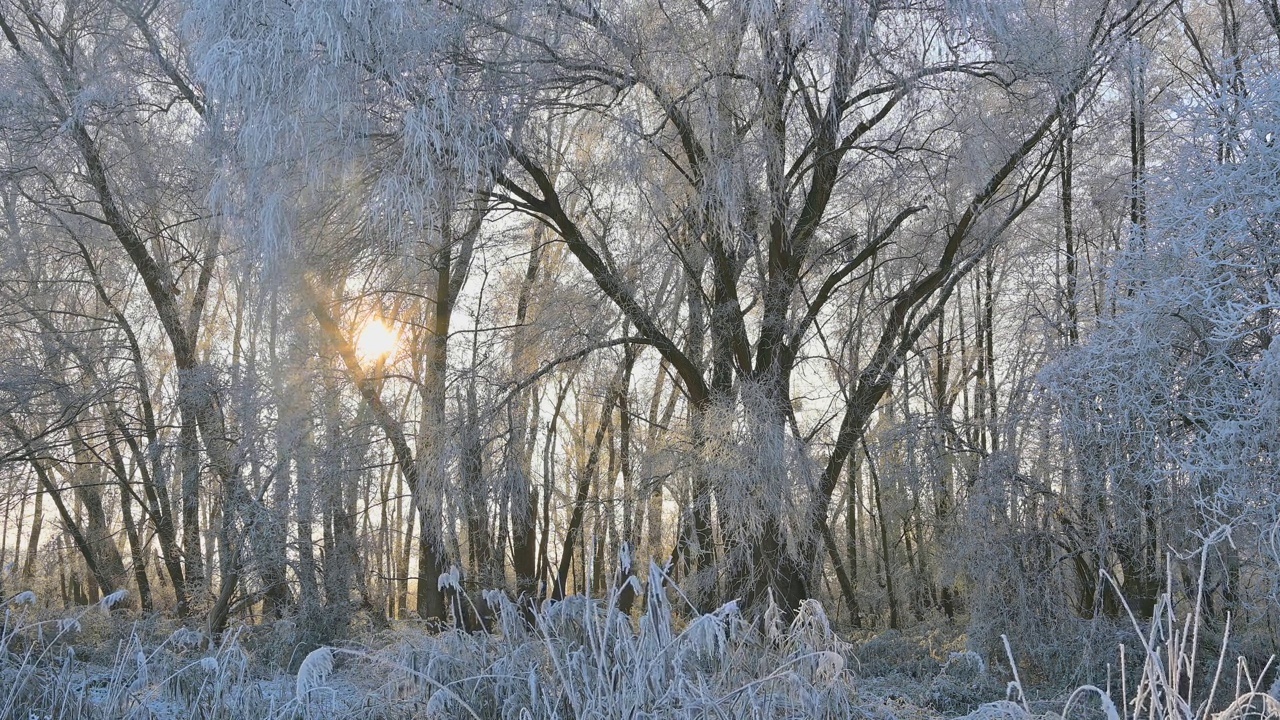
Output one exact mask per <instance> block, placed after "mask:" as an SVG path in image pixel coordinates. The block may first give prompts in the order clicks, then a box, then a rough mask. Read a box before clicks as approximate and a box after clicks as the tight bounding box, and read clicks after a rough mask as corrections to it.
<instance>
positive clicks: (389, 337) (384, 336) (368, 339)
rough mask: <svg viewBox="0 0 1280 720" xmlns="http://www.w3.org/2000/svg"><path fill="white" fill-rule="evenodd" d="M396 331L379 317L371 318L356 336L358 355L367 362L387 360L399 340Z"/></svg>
mask: <svg viewBox="0 0 1280 720" xmlns="http://www.w3.org/2000/svg"><path fill="white" fill-rule="evenodd" d="M399 339H400V338H399V337H397V336H396V333H395V331H393V330H392V329H391V328H389V327H387V325H386V323H384V322H382V320H381V319H379V318H376V317H375V318H370V319H369V320H368V321H367V322H366V323H365V324H364V327H362V328H360V334H359V335H358V336H356V355H359V356H360V359H361V360H362V361H364V362H366V363H376V362H379V361H382V360H385V359H386V358H387V356H388V355H390V354H391V353H392V351H394V350H395V349H396V344H397V342H398V341H399Z"/></svg>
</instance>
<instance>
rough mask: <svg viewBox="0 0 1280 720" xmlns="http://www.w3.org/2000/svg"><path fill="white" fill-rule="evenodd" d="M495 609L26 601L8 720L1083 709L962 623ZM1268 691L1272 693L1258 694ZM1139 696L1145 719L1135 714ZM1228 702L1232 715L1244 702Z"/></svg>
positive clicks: (9, 673) (0, 664)
mask: <svg viewBox="0 0 1280 720" xmlns="http://www.w3.org/2000/svg"><path fill="white" fill-rule="evenodd" d="M490 597H491V599H492V602H493V606H494V607H495V608H496V610H497V612H496V614H495V625H496V626H495V627H494V632H489V633H483V632H465V631H462V630H456V629H449V630H445V631H444V632H439V633H428V632H426V631H425V630H424V629H423V628H422V627H421V625H419V624H416V623H396V624H394V625H393V626H392V627H391V628H388V629H382V630H375V629H373V628H372V627H367V628H366V629H365V630H363V631H361V630H354V631H352V632H351V633H350V634H349V635H348V638H347V639H345V640H342V641H334V642H332V643H331V644H329V645H321V646H317V645H314V644H311V645H302V644H300V643H299V642H298V638H299V637H301V635H302V634H301V633H300V632H299V629H298V627H297V625H296V624H295V623H293V622H291V621H287V620H285V621H277V622H274V623H270V624H257V625H242V626H239V627H236V628H233V629H231V630H229V631H228V632H226V633H224V634H223V636H222V637H221V638H219V639H218V640H217V641H216V642H213V641H211V640H210V639H209V638H208V637H206V636H205V635H204V634H203V633H201V632H200V631H197V630H192V629H189V628H186V627H182V626H180V625H178V624H176V623H174V622H173V621H171V620H165V619H162V618H159V617H156V616H140V615H137V614H131V613H130V612H129V611H123V612H122V611H119V610H117V611H114V612H112V611H108V610H107V609H104V608H101V607H96V606H89V607H86V608H81V609H79V610H77V611H74V612H62V611H54V610H42V609H39V608H37V607H35V606H34V604H30V603H15V602H13V601H10V602H8V603H5V607H4V612H5V615H4V625H3V630H2V634H0V640H2V641H3V649H2V650H0V719H2V720H9V719H10V718H14V719H19V718H20V719H21V720H34V719H35V718H40V719H41V720H44V719H47V720H72V719H75V720H78V719H81V718H164V719H166V720H167V719H170V718H172V719H175V720H176V719H178V718H210V719H212V718H227V719H235V720H248V719H250V718H325V720H336V719H337V718H369V719H371V720H372V719H375V718H377V719H383V718H386V719H390V718H420V717H430V718H441V717H447V718H473V719H475V720H481V719H483V720H488V719H490V718H511V719H513V720H526V719H530V720H538V719H541V718H547V719H551V718H862V719H864V720H937V719H938V718H959V717H968V718H970V719H971V720H1029V718H1044V719H1045V720H1060V718H1061V717H1062V714H1063V712H1064V705H1066V703H1067V699H1068V694H1069V693H1068V690H1069V688H1063V687H1055V686H1054V685H1053V684H1052V683H1049V682H1046V681H1043V680H1042V679H1041V680H1037V679H1034V678H1026V679H1027V682H1028V684H1027V687H1026V689H1025V695H1026V696H1027V698H1030V699H1027V698H1024V696H1023V694H1022V686H1021V684H1020V683H1019V682H1018V680H1019V679H1022V678H1021V676H1017V675H1015V674H1014V672H1013V669H1012V668H1011V667H1010V665H1009V663H1008V662H1007V661H1006V660H1005V658H1003V657H984V656H983V655H982V654H980V653H978V652H974V651H972V650H970V649H967V648H966V646H967V645H969V644H970V641H969V639H968V638H967V636H966V635H965V634H964V631H963V629H964V627H965V624H964V623H963V622H960V621H959V620H957V621H955V622H953V623H943V622H941V621H939V622H938V623H936V624H934V625H926V626H924V627H922V628H921V629H918V630H913V631H910V632H907V633H900V632H897V631H884V632H878V633H871V632H867V631H860V632H859V633H858V634H856V635H851V634H849V633H846V632H841V631H838V630H837V629H835V628H833V627H832V623H831V621H830V620H829V619H828V618H827V616H826V615H825V613H824V612H823V610H822V608H821V606H820V605H819V604H818V603H816V602H807V603H806V604H805V605H804V606H802V607H801V608H800V611H799V613H798V614H797V615H796V617H795V618H794V620H793V621H792V622H790V623H783V622H782V620H781V617H780V615H779V614H778V613H770V612H767V613H766V614H765V617H764V618H763V619H762V620H760V621H757V622H754V623H753V622H748V621H747V620H746V619H744V618H743V617H742V615H741V614H740V613H738V611H737V609H736V608H735V607H733V606H732V605H730V606H726V607H725V608H721V609H720V610H718V611H716V612H715V613H712V614H708V615H703V616H699V617H694V618H683V617H680V616H678V615H677V614H675V613H672V612H671V609H670V607H669V606H668V605H667V604H666V603H665V601H664V600H663V599H661V598H659V599H657V600H652V599H651V602H649V603H647V605H646V609H645V610H644V611H643V612H640V613H634V614H631V615H624V614H622V613H621V612H619V611H618V610H617V609H616V608H615V607H613V606H612V605H611V604H610V603H606V602H604V601H589V600H585V599H582V598H569V599H568V600H566V601H564V602H560V603H556V604H553V605H549V606H546V607H544V608H543V609H541V610H540V611H538V612H537V613H536V614H535V615H534V617H533V622H532V623H529V622H526V619H527V618H526V616H522V614H521V611H520V609H518V608H516V607H515V606H513V605H512V604H511V603H509V602H507V601H506V600H505V598H503V597H499V596H497V595H491V596H490ZM357 625H358V624H357ZM1156 655H1157V656H1158V655H1159V653H1156ZM1166 675H1167V673H1166ZM1117 680H1118V678H1117ZM1261 681H1262V675H1261V674H1260V675H1259V676H1258V678H1257V680H1256V681H1254V682H1253V685H1254V687H1253V688H1252V689H1254V690H1257V689H1258V687H1257V686H1258V683H1260V682H1261ZM1129 682H1130V684H1131V686H1130V687H1127V688H1123V689H1122V688H1119V687H1112V688H1111V694H1112V695H1114V696H1115V698H1114V701H1115V704H1116V705H1118V706H1119V707H1120V708H1124V709H1125V710H1122V711H1119V712H1117V710H1116V709H1115V707H1111V708H1109V709H1108V707H1107V704H1108V703H1107V701H1106V700H1101V699H1100V696H1101V695H1102V694H1103V693H1101V692H1098V693H1091V692H1085V693H1083V695H1085V696H1088V697H1085V698H1084V699H1083V700H1082V701H1080V702H1076V703H1074V704H1073V705H1072V708H1071V709H1070V710H1069V716H1070V717H1071V718H1072V720H1077V719H1079V718H1085V719H1087V720H1091V719H1092V718H1109V720H1120V718H1121V717H1125V718H1133V719H1134V720H1136V719H1137V718H1139V717H1142V718H1145V717H1148V714H1149V713H1150V711H1151V707H1152V705H1153V698H1154V705H1155V706H1157V707H1158V706H1159V705H1160V702H1161V701H1162V700H1163V698H1164V697H1165V696H1164V695H1161V694H1160V691H1159V687H1157V685H1158V682H1155V683H1154V684H1153V681H1152V680H1148V679H1146V675H1144V676H1143V677H1141V678H1136V679H1133V680H1130V681H1129ZM1116 685H1117V686H1118V685H1119V683H1118V682H1117V683H1116ZM1249 689H1250V688H1247V687H1246V688H1245V690H1246V691H1247V690H1249ZM1121 690H1123V691H1124V692H1125V693H1126V696H1127V697H1131V698H1137V699H1139V703H1138V704H1137V705H1134V704H1133V703H1129V704H1126V703H1125V702H1123V701H1122V699H1121V697H1120V691H1121ZM1236 690H1237V693H1236V695H1241V694H1242V693H1241V691H1240V687H1239V685H1237V688H1236ZM1273 691H1274V689H1273ZM1144 694H1145V695H1146V696H1147V701H1146V703H1147V705H1146V706H1145V709H1144V706H1143V705H1142V702H1141V698H1142V696H1143V695H1144ZM1077 695H1078V696H1080V695H1081V694H1079V693H1078V694H1077ZM1165 695H1171V694H1170V693H1166V694H1165ZM1223 697H1225V698H1226V700H1225V701H1224V700H1223V699H1222V697H1220V698H1219V702H1218V703H1217V705H1218V706H1219V709H1220V706H1222V705H1224V704H1225V702H1229V701H1230V700H1231V698H1232V697H1234V696H1232V695H1231V694H1230V693H1224V696H1223ZM1169 702H1175V701H1173V700H1170V701H1169ZM1210 702H1212V701H1210ZM1259 703H1261V704H1259ZM1259 703H1254V704H1253V705H1251V706H1250V707H1253V709H1254V710H1257V711H1258V716H1266V715H1267V712H1266V711H1267V710H1268V708H1270V709H1271V711H1272V716H1277V717H1280V703H1276V702H1275V701H1274V699H1272V700H1271V705H1268V704H1266V702H1265V701H1259ZM1255 706H1256V707H1255ZM1272 706H1274V707H1272ZM1205 707H1206V708H1207V707H1209V705H1207V704H1206V705H1205ZM1165 709H1167V710H1171V711H1174V712H1177V714H1176V715H1175V714H1172V713H1169V714H1166V713H1164V712H1163V710H1162V712H1157V713H1154V714H1150V717H1156V718H1159V717H1165V718H1171V717H1178V718H1182V719H1184V720H1195V719H1196V718H1201V717H1203V718H1208V714H1207V712H1208V711H1207V710H1205V711H1204V712H1198V711H1192V710H1191V709H1190V708H1189V707H1188V708H1187V711H1186V712H1178V708H1176V707H1172V706H1170V707H1168V708H1165ZM1126 711H1127V712H1126ZM1139 713H1140V714H1139Z"/></svg>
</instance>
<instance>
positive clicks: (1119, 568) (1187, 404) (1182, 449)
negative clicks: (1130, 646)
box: [1045, 77, 1280, 618]
mask: <svg viewBox="0 0 1280 720" xmlns="http://www.w3.org/2000/svg"><path fill="white" fill-rule="evenodd" d="M1278 91H1280V86H1278V85H1277V84H1276V83H1275V81H1274V79H1272V78H1268V77H1255V80H1254V81H1253V82H1251V83H1250V91H1249V93H1248V94H1247V96H1245V97H1232V96H1228V97H1227V98H1224V103H1223V104H1220V105H1217V106H1209V107H1199V108H1191V109H1189V112H1188V113H1187V116H1186V118H1185V119H1184V123H1185V124H1184V127H1185V128H1187V131H1188V137H1187V139H1186V140H1184V141H1183V142H1181V143H1180V144H1179V148H1178V154H1177V156H1176V158H1177V160H1176V162H1172V163H1170V164H1169V166H1168V167H1169V170H1168V171H1167V172H1166V173H1162V174H1161V175H1160V176H1157V177H1152V178H1150V180H1149V184H1148V187H1147V191H1148V193H1149V196H1150V207H1149V211H1148V216H1147V217H1148V222H1147V225H1146V226H1145V227H1142V228H1134V232H1133V233H1132V235H1131V236H1130V239H1129V241H1128V243H1127V244H1126V247H1125V251H1124V253H1123V254H1122V255H1121V256H1120V257H1119V258H1118V259H1117V261H1116V263H1115V265H1114V267H1113V268H1112V271H1111V283H1110V287H1109V293H1110V295H1111V298H1112V300H1113V302H1114V303H1115V307H1116V312H1115V314H1114V316H1113V317H1110V318H1108V319H1106V320H1105V321H1103V323H1102V324H1101V326H1100V327H1099V328H1098V330H1097V331H1096V332H1094V333H1093V334H1092V335H1091V336H1090V338H1089V339H1088V341H1087V342H1086V343H1085V344H1084V345H1082V346H1081V347H1080V348H1079V349H1077V350H1075V351H1073V352H1071V353H1068V354H1067V355H1066V356H1065V357H1063V358H1062V359H1061V360H1059V361H1058V362H1057V363H1055V365H1054V366H1053V367H1052V368H1051V369H1050V370H1049V371H1047V374H1046V376H1045V377H1046V380H1047V382H1048V383H1049V387H1050V389H1051V390H1052V392H1053V396H1054V398H1055V400H1056V402H1057V403H1058V404H1059V405H1060V406H1061V408H1062V412H1063V416H1062V422H1063V431H1064V433H1065V435H1066V437H1067V438H1068V440H1069V447H1070V448H1071V450H1072V451H1073V456H1074V458H1075V459H1076V465H1077V470H1076V473H1075V474H1076V478H1077V479H1076V482H1077V483H1079V487H1077V488H1072V489H1071V490H1072V493H1073V494H1074V495H1075V497H1077V498H1078V500H1079V502H1081V503H1084V504H1089V505H1092V506H1093V509H1092V510H1091V511H1089V512H1087V513H1085V512H1083V511H1080V513H1079V514H1078V513H1077V512H1076V511H1069V514H1070V517H1073V518H1079V519H1082V520H1083V519H1088V521H1089V522H1090V523H1091V524H1090V525H1089V526H1087V527H1076V526H1074V525H1069V526H1068V528H1069V529H1070V530H1071V532H1073V533H1079V534H1080V535H1081V537H1078V538H1076V539H1077V541H1080V542H1084V543H1085V546H1086V547H1087V548H1088V549H1084V550H1082V557H1081V558H1080V559H1079V560H1078V561H1077V562H1078V563H1081V564H1084V565H1086V566H1087V567H1086V568H1085V569H1083V570H1082V571H1081V572H1082V574H1084V575H1086V576H1087V575H1093V574H1096V573H1097V572H1098V570H1107V571H1110V572H1111V573H1112V574H1113V575H1116V576H1119V577H1121V578H1122V588H1123V589H1124V591H1125V592H1126V594H1129V595H1131V599H1130V601H1131V602H1135V603H1136V605H1137V606H1138V607H1139V608H1140V609H1141V610H1142V611H1143V612H1146V613H1149V612H1150V611H1151V608H1152V606H1153V604H1154V602H1155V598H1156V593H1157V592H1158V591H1159V589H1160V586H1161V583H1162V582H1163V577H1164V560H1165V553H1166V548H1168V547H1171V548H1173V549H1175V550H1178V549H1182V550H1187V549H1195V548H1196V546H1197V544H1198V542H1199V539H1201V538H1205V537H1208V536H1209V535H1211V534H1212V533H1213V532H1214V530H1216V528H1217V527H1218V526H1220V525H1227V526H1231V527H1234V528H1236V530H1235V533H1234V540H1235V543H1234V545H1233V546H1226V545H1222V546H1219V547H1218V548H1217V549H1218V550H1219V551H1220V552H1219V554H1218V564H1217V565H1216V566H1215V567H1214V568H1212V571H1213V578H1216V579H1214V580H1213V581H1212V586H1211V589H1213V590H1215V591H1216V592H1215V593H1214V594H1212V595H1211V597H1210V605H1209V607H1210V608H1211V609H1212V608H1215V606H1214V604H1213V603H1214V598H1215V597H1216V598H1219V599H1220V601H1221V602H1222V603H1224V604H1225V605H1226V607H1225V609H1227V610H1232V611H1233V612H1234V613H1235V614H1236V617H1237V618H1239V617H1240V616H1241V614H1246V616H1247V613H1249V612H1257V611H1258V609H1259V608H1256V607H1255V608H1245V607H1240V606H1239V604H1238V603H1239V602H1240V600H1241V599H1242V598H1244V597H1251V598H1255V599H1256V598H1261V597H1271V598H1273V599H1274V597H1275V592H1276V588H1275V587H1274V578H1275V574H1274V567H1275V565H1274V563H1275V562H1276V561H1277V560H1278V559H1280V558H1277V557H1276V553H1275V548H1274V547H1273V535H1272V533H1273V532H1274V530H1273V528H1274V526H1275V523H1276V522H1277V515H1276V513H1277V507H1280V505H1277V503H1278V502H1280V496H1278V495H1277V488H1276V485H1275V478H1276V473H1277V465H1276V460H1277V455H1276V453H1277V450H1280V424H1278V423H1280V420H1278V418H1280V415H1278V414H1277V406H1276V403H1277V398H1278V397H1280V396H1278V395H1277V385H1276V383H1277V381H1278V379H1280V364H1278V363H1280V356H1278V355H1277V347H1276V346H1275V345H1274V344H1273V338H1274V336H1275V334H1276V332H1277V331H1278V330H1280V325H1277V315H1276V303H1277V302H1278V301H1280V285H1277V282H1278V281H1280V275H1278V273H1280V205H1278V204H1277V200H1276V198H1277V188H1280V152H1277V149H1276V146H1275V133H1276V131H1277V129H1278V128H1280V124H1278V123H1280V94H1278ZM1228 132H1229V133H1230V134H1229V135H1228V134H1225V133H1228ZM1093 538H1096V539H1097V543H1096V544H1095V545H1093V546H1092V547H1090V545H1091V541H1092V539H1093ZM1268 568H1270V569H1269V570H1268ZM1086 579H1087V578H1086ZM1089 602H1093V600H1092V599H1090V600H1089ZM1220 609H1221V608H1220V607H1219V608H1217V609H1214V612H1218V611H1220Z"/></svg>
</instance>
